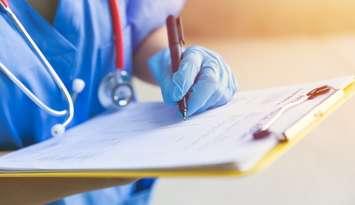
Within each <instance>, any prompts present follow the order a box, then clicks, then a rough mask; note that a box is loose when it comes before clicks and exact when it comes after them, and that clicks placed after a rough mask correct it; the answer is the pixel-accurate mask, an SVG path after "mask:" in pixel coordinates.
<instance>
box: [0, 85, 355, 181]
mask: <svg viewBox="0 0 355 205" xmlns="http://www.w3.org/2000/svg"><path fill="white" fill-rule="evenodd" d="M342 91H343V93H344V95H343V96H342V97H341V98H340V99H338V100H336V101H335V102H334V103H330V104H328V105H327V107H324V108H323V110H322V111H321V112H317V113H316V114H315V115H314V117H313V119H312V121H311V122H310V123H308V124H307V125H306V126H305V127H302V129H299V130H298V131H297V132H296V134H295V136H294V137H293V138H292V139H291V140H288V141H284V142H280V143H279V144H277V145H276V146H275V147H274V148H272V149H271V150H270V151H269V152H268V153H267V154H265V155H264V156H263V157H262V158H261V159H260V160H259V161H258V162H257V163H256V164H255V166H253V167H252V168H250V169H248V170H245V171H239V170H235V169H220V168H218V169H216V168H213V167H212V168H203V169H199V168H192V169H175V170H139V171H130V170H123V171H110V170H107V171H101V170H89V171H60V172H47V171H36V172H31V171H20V172H3V171H2V172H0V178H42V177H43V178H111V179H112V178H132V177H133V178H144V177H167V178H174V177H196V176H198V177H217V176H218V177H226V176H228V177H242V176H247V175H252V174H256V173H258V172H260V171H262V170H264V169H266V168H267V167H268V166H270V165H271V164H272V163H273V162H274V161H275V160H276V159H278V158H279V157H281V156H282V154H284V153H286V152H287V151H288V150H289V149H291V148H292V147H293V146H294V145H296V144H297V143H298V142H299V141H300V140H302V139H303V138H304V137H305V136H306V135H307V134H309V133H310V132H311V131H312V130H313V129H315V128H316V127H317V126H318V125H319V124H320V123H321V122H322V121H324V120H325V119H326V118H327V117H328V116H329V115H330V114H331V113H333V112H335V111H336V110H337V109H338V108H339V107H340V106H342V105H343V104H344V103H345V102H347V101H348V100H349V99H350V98H351V97H352V96H353V95H354V94H355V80H354V81H352V83H350V84H349V85H348V86H346V87H345V88H344V89H343V90H342Z"/></svg>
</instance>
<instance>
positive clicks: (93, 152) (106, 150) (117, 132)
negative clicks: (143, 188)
mask: <svg viewBox="0 0 355 205" xmlns="http://www.w3.org/2000/svg"><path fill="white" fill-rule="evenodd" d="M353 79H354V78H353V77H348V78H341V79H336V80H332V81H324V82H318V83H312V84H305V85H298V86H292V87H282V88H272V89H265V90H259V91H249V92H240V93H238V94H237V95H236V97H235V99H234V100H233V101H231V102H230V103H229V104H227V105H225V106H222V107H219V108H217V109H213V110H210V111H207V112H205V113H202V114H199V115H196V116H193V117H191V118H190V119H189V120H187V121H183V120H182V119H181V116H180V114H179V113H178V111H177V108H176V106H172V105H170V106H168V105H164V104H162V103H157V102H153V103H136V104H132V105H130V106H128V107H127V108H125V109H123V110H121V111H118V112H115V113H106V114H104V115H101V116H99V117H96V118H94V119H92V120H90V121H88V122H86V123H83V124H81V125H79V126H77V127H75V128H73V129H70V130H68V131H67V133H66V134H65V135H64V136H62V137H58V138H52V139H50V140H47V141H45V142H42V143H40V144H37V145H34V146H30V147H28V148H25V149H22V150H19V151H16V152H13V153H10V154H8V155H5V156H3V157H0V169H1V170H92V169H95V170H127V169H128V170H135V169H139V170H141V169H176V168H186V167H189V168H193V167H201V166H220V167H223V165H233V166H235V168H237V169H240V170H245V169H248V168H250V167H252V166H253V165H255V163H256V162H257V161H258V160H259V159H260V158H261V157H262V156H263V155H264V154H265V153H267V152H268V151H269V150H270V149H272V148H273V147H274V146H275V145H276V144H277V143H278V141H277V139H276V136H271V137H269V138H266V139H263V140H253V138H252V133H253V132H254V130H255V126H256V125H257V124H258V123H259V122H260V120H261V119H262V118H263V117H265V116H266V115H268V114H269V113H270V112H272V111H274V110H275V109H277V108H278V107H279V106H280V104H281V103H282V102H283V103H284V102H285V100H288V99H290V97H297V96H299V95H302V94H305V93H307V92H309V91H310V90H312V89H314V88H315V87H319V86H321V85H325V84H327V85H331V86H332V87H334V88H336V89H342V88H343V87H344V86H346V85H348V84H349V83H350V82H352V81H353ZM329 95H330V94H328V95H324V96H321V97H319V98H317V99H315V100H312V101H308V102H306V103H303V104H302V105H299V106H297V107H296V108H295V109H292V110H290V111H287V112H286V113H285V115H284V117H282V118H281V119H280V120H279V121H277V122H276V123H275V125H273V131H275V133H282V132H284V131H285V130H286V129H287V128H288V127H290V126H291V125H292V124H293V123H294V122H295V121H297V120H299V119H300V118H301V117H302V116H303V115H304V114H306V113H307V112H309V111H310V110H312V109H314V108H315V107H316V106H317V105H319V103H321V102H323V101H324V100H326V99H327V98H328V97H329Z"/></svg>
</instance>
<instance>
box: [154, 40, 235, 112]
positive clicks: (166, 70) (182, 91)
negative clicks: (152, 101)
mask: <svg viewBox="0 0 355 205" xmlns="http://www.w3.org/2000/svg"><path fill="white" fill-rule="evenodd" d="M148 64H149V68H150V71H151V73H152V75H153V77H154V79H155V81H156V82H157V84H158V85H159V86H160V88H161V91H162V95H163V99H164V102H165V103H176V102H177V101H179V100H181V99H182V98H183V97H184V96H185V95H186V93H187V92H189V95H188V102H187V104H188V116H191V115H193V114H195V113H200V112H203V111H205V110H207V109H210V108H214V107H217V106H221V105H224V104H226V103H227V102H228V101H230V100H231V99H232V97H233V95H234V94H235V93H236V91H237V84H236V81H235V78H234V76H233V74H232V72H231V70H230V68H229V66H228V65H227V64H225V63H224V61H223V59H222V58H221V56H220V55H218V54H216V53H214V52H212V51H210V50H208V49H206V48H203V47H200V46H192V47H189V48H187V49H186V50H185V51H184V53H183V57H182V60H181V62H180V66H179V70H178V71H177V72H175V73H172V69H171V59H170V52H169V50H168V49H164V50H162V51H160V52H158V53H156V54H155V55H153V56H152V57H151V58H150V59H149V62H148Z"/></svg>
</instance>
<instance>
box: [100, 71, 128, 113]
mask: <svg viewBox="0 0 355 205" xmlns="http://www.w3.org/2000/svg"><path fill="white" fill-rule="evenodd" d="M133 97H134V91H133V87H132V85H131V84H130V80H129V76H128V73H127V72H126V71H124V70H116V71H114V72H111V73H109V74H108V75H106V76H105V77H104V78H103V79H102V81H101V83H100V86H99V91H98V99H99V102H100V104H101V105H102V106H103V107H104V108H106V109H119V108H122V107H125V106H127V105H128V104H129V103H130V102H131V101H132V99H133Z"/></svg>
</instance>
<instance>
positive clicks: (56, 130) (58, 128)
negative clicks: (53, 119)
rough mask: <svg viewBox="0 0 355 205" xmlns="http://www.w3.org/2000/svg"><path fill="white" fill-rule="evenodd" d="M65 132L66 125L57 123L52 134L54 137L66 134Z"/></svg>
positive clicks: (52, 129)
mask: <svg viewBox="0 0 355 205" xmlns="http://www.w3.org/2000/svg"><path fill="white" fill-rule="evenodd" d="M64 132H65V126H64V125H63V124H59V123H58V124H55V125H54V126H53V127H52V128H51V134H52V136H53V137H60V136H62V135H63V134H64Z"/></svg>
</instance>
